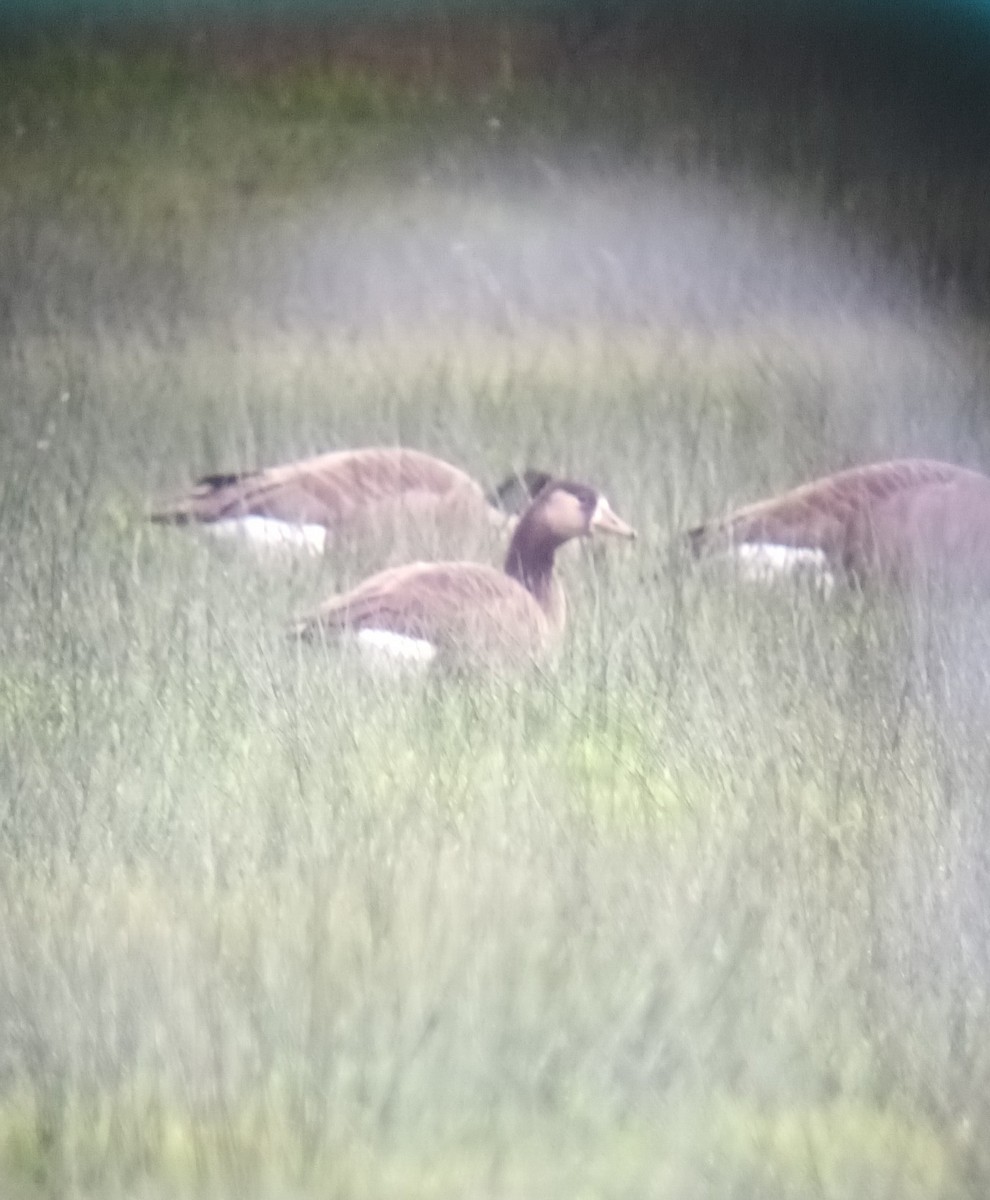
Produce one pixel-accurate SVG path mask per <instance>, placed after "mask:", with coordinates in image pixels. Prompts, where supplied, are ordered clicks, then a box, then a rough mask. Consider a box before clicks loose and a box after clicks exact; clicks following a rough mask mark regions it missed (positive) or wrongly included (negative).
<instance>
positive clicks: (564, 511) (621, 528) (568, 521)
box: [520, 479, 636, 546]
mask: <svg viewBox="0 0 990 1200" xmlns="http://www.w3.org/2000/svg"><path fill="white" fill-rule="evenodd" d="M523 520H525V521H526V523H527V524H531V525H533V526H536V527H537V528H538V529H539V530H540V532H541V533H542V534H543V538H541V539H540V540H544V541H546V542H551V543H552V544H553V545H555V546H560V545H563V543H564V542H568V541H570V540H571V539H572V538H579V537H591V536H592V535H593V534H594V533H610V534H613V535H614V536H616V537H622V538H634V537H635V536H636V531H635V529H633V528H632V526H631V525H627V524H626V522H625V521H623V520H622V518H621V517H620V516H618V515H617V514H616V512H615V511H614V510H613V508H612V506H611V505H610V504H609V502H608V500H607V499H606V498H605V497H604V496H603V495H602V494H601V492H598V491H596V490H595V489H594V488H592V487H588V486H587V485H586V484H583V483H572V482H571V481H570V480H565V479H554V480H548V481H547V482H546V483H545V484H544V485H543V487H542V488H541V490H540V491H539V492H538V493H537V495H536V497H535V499H534V500H533V502H532V504H531V505H530V507H529V509H528V510H527V512H526V513H525V514H524V516H523V518H522V519H521V520H520V524H522V523H523Z"/></svg>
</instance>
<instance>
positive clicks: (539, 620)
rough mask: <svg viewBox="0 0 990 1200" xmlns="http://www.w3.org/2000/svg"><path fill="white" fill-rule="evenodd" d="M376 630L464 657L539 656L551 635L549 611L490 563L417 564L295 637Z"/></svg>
mask: <svg viewBox="0 0 990 1200" xmlns="http://www.w3.org/2000/svg"><path fill="white" fill-rule="evenodd" d="M362 629H369V630H370V629H374V630H380V631H383V632H388V633H396V634H401V635H404V636H406V637H412V638H418V639H422V640H424V641H428V642H430V643H432V644H433V645H435V646H437V647H451V648H456V649H460V650H469V651H470V650H474V651H487V650H500V649H501V650H512V649H516V650H519V651H522V652H523V653H532V652H534V651H536V650H538V649H539V647H540V645H541V643H542V642H543V641H544V640H545V639H546V637H547V635H548V633H549V625H548V621H547V618H546V616H545V615H544V613H543V610H542V609H541V608H540V606H539V604H538V603H537V602H536V600H535V599H534V598H533V597H532V596H531V595H530V593H529V592H528V591H527V590H526V589H525V588H524V587H523V586H522V585H521V584H520V583H518V582H517V581H516V580H514V579H512V578H510V577H509V576H508V575H506V574H505V572H504V571H499V570H496V569H495V568H494V567H490V566H487V565H486V564H483V563H463V562H451V563H443V562H440V563H410V564H408V565H406V566H402V567H393V568H391V569H389V570H386V571H380V572H379V573H378V574H377V575H373V576H371V577H370V578H369V579H366V580H365V581H364V582H363V583H360V584H358V586H357V587H355V588H353V589H352V590H351V591H349V592H344V593H342V594H341V595H338V596H332V597H331V598H330V599H329V600H327V601H325V602H324V603H323V604H322V605H321V606H320V607H319V608H318V609H316V611H315V612H313V613H312V614H310V615H309V616H306V617H303V618H302V619H301V620H300V621H299V622H298V623H297V624H296V626H295V632H296V633H297V634H299V635H301V636H303V637H306V636H311V635H313V634H315V633H317V632H318V631H320V630H323V631H326V632H343V631H345V630H362Z"/></svg>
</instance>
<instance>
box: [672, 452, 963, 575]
mask: <svg viewBox="0 0 990 1200" xmlns="http://www.w3.org/2000/svg"><path fill="white" fill-rule="evenodd" d="M974 476H975V477H976V478H980V477H979V476H978V475H977V473H976V472H974V471H969V470H967V469H966V468H964V467H957V466H954V465H952V464H951V463H943V462H937V461H934V460H931V459H900V460H894V461H890V462H882V463H871V464H869V465H867V466H862V467H852V468H850V469H849V470H846V471H839V472H837V473H836V474H834V475H827V476H825V477H824V478H822V479H816V480H813V481H812V482H810V483H805V484H802V485H801V486H800V487H796V488H792V489H791V490H790V491H787V492H784V493H783V494H781V495H779V496H773V497H770V498H769V499H767V500H759V501H757V502H756V503H754V504H748V505H746V506H744V507H743V508H739V509H736V510H735V512H732V513H730V514H729V515H728V516H727V517H724V518H722V519H720V520H715V521H711V522H707V523H706V524H704V525H699V526H698V527H697V528H695V529H692V530H690V531H689V533H688V538H689V539H690V542H691V545H692V547H693V549H694V550H695V552H696V553H701V552H702V551H703V550H705V549H706V548H708V547H710V546H716V547H717V546H720V545H723V546H724V545H726V544H728V545H739V544H740V543H744V542H765V543H774V544H776V545H781V546H793V547H807V548H809V549H820V550H822V551H824V552H825V554H826V555H827V556H828V557H829V558H830V559H832V560H833V561H835V562H837V563H839V562H842V561H844V560H845V558H846V556H847V554H848V550H849V542H850V538H851V537H854V536H858V531H860V530H861V529H862V526H863V523H864V521H869V519H870V515H871V513H873V512H874V511H876V510H878V509H879V508H881V507H882V506H884V505H885V504H887V503H889V502H890V501H891V500H892V498H896V497H898V496H905V495H908V494H912V493H918V492H920V491H922V490H924V489H927V488H929V487H931V486H933V485H936V486H937V485H943V484H946V483H950V482H952V481H954V480H956V479H959V478H961V477H974Z"/></svg>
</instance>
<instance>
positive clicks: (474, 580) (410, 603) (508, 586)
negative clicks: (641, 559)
mask: <svg viewBox="0 0 990 1200" xmlns="http://www.w3.org/2000/svg"><path fill="white" fill-rule="evenodd" d="M594 530H601V531H603V532H606V533H613V534H617V535H619V536H622V537H634V536H635V534H634V532H633V530H632V529H631V528H630V527H629V526H628V525H626V524H625V522H623V521H622V520H620V519H619V517H617V516H616V515H615V513H614V512H613V511H612V509H611V508H610V507H609V504H608V501H607V500H606V499H605V498H604V497H603V496H601V495H599V493H598V492H596V491H595V490H594V489H593V488H590V487H586V486H584V485H583V484H579V483H570V482H567V481H550V482H549V483H547V484H546V486H545V487H544V488H543V490H542V491H541V492H540V493H539V494H538V495H537V496H536V498H535V499H534V500H533V501H532V502H531V504H530V505H529V507H528V508H527V509H526V511H525V512H524V513H523V515H522V516H521V517H520V519H519V523H518V525H517V526H516V529H515V532H514V534H513V536H512V541H511V542H510V544H509V549H508V553H507V555H506V558H505V566H504V569H503V570H501V571H500V570H498V569H497V568H495V567H491V566H488V565H486V564H483V563H473V562H439V563H425V562H418V563H409V564H407V565H406V566H402V567H394V568H392V569H390V570H386V571H381V572H379V573H378V574H377V575H373V576H371V578H369V579H366V580H365V581H364V582H363V583H361V584H358V586H357V587H355V588H353V589H352V590H351V591H349V592H345V593H343V594H342V595H339V596H332V597H331V598H330V599H329V600H327V601H326V602H325V603H324V604H322V605H321V606H320V607H319V608H318V609H317V610H316V611H315V612H314V613H312V614H311V615H310V616H307V617H304V618H303V619H302V620H301V621H299V622H298V623H297V624H296V625H295V627H294V632H295V633H296V634H298V635H300V636H303V637H311V636H313V635H315V634H317V633H319V632H324V633H329V634H331V635H338V634H342V633H345V632H349V633H352V634H357V635H361V634H368V635H373V636H369V638H368V639H367V642H368V644H371V643H372V642H373V641H374V640H375V639H377V643H378V645H379V647H381V648H384V649H389V650H391V651H392V652H394V653H397V654H399V655H402V654H404V653H405V651H406V650H408V649H410V648H411V646H412V644H413V643H416V644H418V650H417V651H416V652H415V655H414V656H415V657H419V658H427V659H428V658H432V657H434V655H436V654H440V655H444V656H451V657H454V658H456V659H458V660H467V661H471V660H475V661H477V660H489V659H491V658H493V657H494V658H506V659H517V660H518V659H527V658H530V657H532V656H534V655H538V654H539V653H540V652H541V651H543V650H544V649H546V648H548V647H549V646H550V645H551V644H552V643H553V642H554V641H555V639H556V637H557V636H558V635H559V634H560V633H561V632H562V631H563V627H564V623H565V603H564V596H563V592H562V591H561V589H560V585H559V584H558V583H557V581H556V580H555V578H554V574H553V567H554V555H555V553H556V551H557V549H558V547H560V546H561V545H563V543H564V542H567V541H569V540H570V539H571V538H575V537H582V536H587V535H589V534H591V533H592V532H593V531H594Z"/></svg>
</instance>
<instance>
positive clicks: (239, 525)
mask: <svg viewBox="0 0 990 1200" xmlns="http://www.w3.org/2000/svg"><path fill="white" fill-rule="evenodd" d="M202 528H203V529H205V530H206V531H207V532H208V533H211V534H213V535H214V536H216V537H221V538H241V539H243V540H244V541H245V542H248V543H250V544H251V545H252V546H254V547H257V548H258V549H259V550H293V551H297V550H299V551H304V552H305V553H307V554H322V553H323V551H324V548H325V547H326V542H327V531H326V530H325V529H324V527H323V526H322V525H292V524H290V523H289V522H288V521H276V520H274V519H273V518H272V517H256V516H248V517H232V518H229V519H228V520H224V521H210V522H208V523H206V524H205V525H203V526H202Z"/></svg>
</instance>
